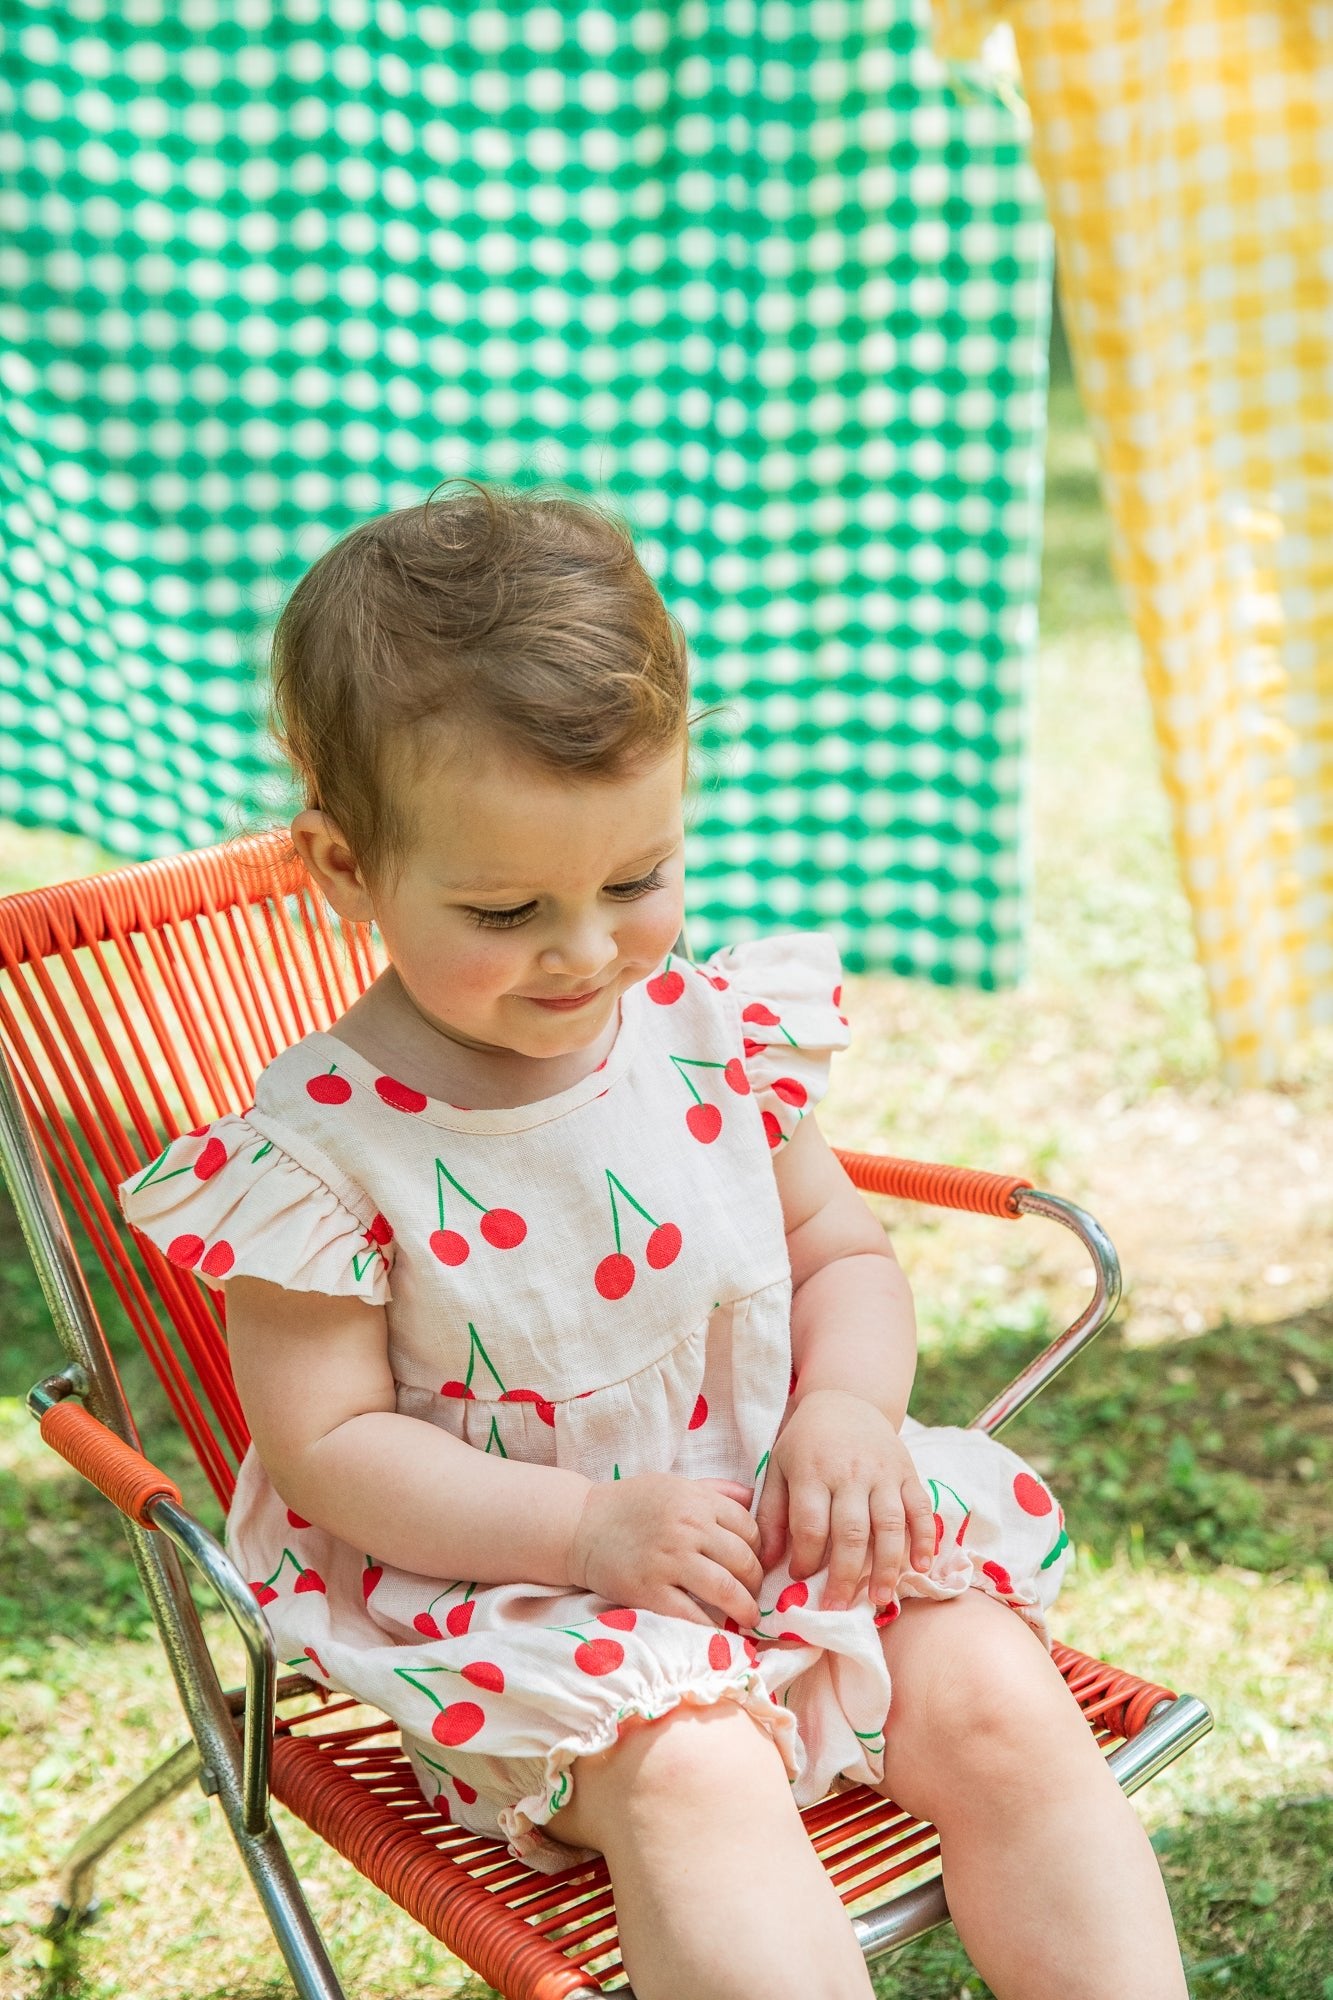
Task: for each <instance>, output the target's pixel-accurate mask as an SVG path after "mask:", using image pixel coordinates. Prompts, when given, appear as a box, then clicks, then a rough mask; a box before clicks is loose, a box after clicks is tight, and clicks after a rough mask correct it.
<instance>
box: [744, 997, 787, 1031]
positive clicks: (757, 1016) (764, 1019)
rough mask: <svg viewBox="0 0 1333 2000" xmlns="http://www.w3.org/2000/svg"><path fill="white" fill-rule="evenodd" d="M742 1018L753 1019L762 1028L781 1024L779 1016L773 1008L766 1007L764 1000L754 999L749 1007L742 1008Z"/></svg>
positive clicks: (745, 1019)
mask: <svg viewBox="0 0 1333 2000" xmlns="http://www.w3.org/2000/svg"><path fill="white" fill-rule="evenodd" d="M741 1019H742V1021H753V1022H754V1023H755V1025H756V1027H760V1028H776V1027H777V1026H778V1025H779V1022H778V1017H777V1015H776V1014H775V1013H774V1012H773V1009H772V1008H771V1007H765V1005H764V1003H763V1001H762V1000H752V1001H751V1002H750V1004H749V1006H748V1007H746V1008H744V1009H742V1012H741Z"/></svg>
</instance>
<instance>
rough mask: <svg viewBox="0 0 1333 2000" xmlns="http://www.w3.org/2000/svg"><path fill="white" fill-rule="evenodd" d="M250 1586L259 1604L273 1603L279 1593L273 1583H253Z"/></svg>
mask: <svg viewBox="0 0 1333 2000" xmlns="http://www.w3.org/2000/svg"><path fill="white" fill-rule="evenodd" d="M250 1588H251V1590H253V1592H254V1594H255V1600H256V1602H257V1603H259V1604H272V1602H273V1600H274V1598H275V1597H276V1596H277V1594H278V1593H277V1591H276V1590H275V1589H274V1588H273V1585H272V1584H271V1583H252V1584H251V1585H250Z"/></svg>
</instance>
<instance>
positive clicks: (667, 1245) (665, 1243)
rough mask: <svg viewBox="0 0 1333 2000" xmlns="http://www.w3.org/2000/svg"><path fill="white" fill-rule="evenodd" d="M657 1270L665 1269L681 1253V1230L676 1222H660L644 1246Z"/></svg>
mask: <svg viewBox="0 0 1333 2000" xmlns="http://www.w3.org/2000/svg"><path fill="white" fill-rule="evenodd" d="M643 1254H644V1256H645V1257H646V1258H647V1259H648V1262H649V1263H650V1264H651V1265H652V1267H653V1269H654V1270H655V1271H665V1269H666V1267H667V1265H668V1264H674V1263H675V1261H676V1259H677V1257H679V1255H680V1231H679V1229H677V1227H676V1225H675V1223H674V1222H659V1223H658V1225H657V1227H656V1229H655V1230H654V1231H653V1233H652V1235H651V1236H650V1237H649V1238H648V1241H647V1243H645V1245H644V1248H643Z"/></svg>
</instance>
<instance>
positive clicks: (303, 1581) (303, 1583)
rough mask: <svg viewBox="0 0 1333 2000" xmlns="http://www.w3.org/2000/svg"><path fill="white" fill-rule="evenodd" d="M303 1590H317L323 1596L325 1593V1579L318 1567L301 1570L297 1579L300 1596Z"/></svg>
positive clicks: (297, 1592) (297, 1591) (298, 1594)
mask: <svg viewBox="0 0 1333 2000" xmlns="http://www.w3.org/2000/svg"><path fill="white" fill-rule="evenodd" d="M303 1590H317V1591H318V1592H319V1594H320V1596H321V1597H322V1596H324V1595H325V1590H324V1579H323V1577H322V1576H321V1575H320V1573H319V1571H318V1570H317V1569H303V1570H302V1571H301V1574H300V1575H299V1576H298V1577H297V1579H296V1594H297V1596H298V1597H299V1596H300V1595H301V1592H302V1591H303Z"/></svg>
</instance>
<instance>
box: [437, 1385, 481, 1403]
mask: <svg viewBox="0 0 1333 2000" xmlns="http://www.w3.org/2000/svg"><path fill="white" fill-rule="evenodd" d="M440 1394H441V1395H442V1396H466V1398H467V1400H468V1401H469V1402H471V1401H472V1400H473V1398H472V1391H471V1390H470V1389H469V1388H468V1385H467V1383H466V1382H441V1384H440Z"/></svg>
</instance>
